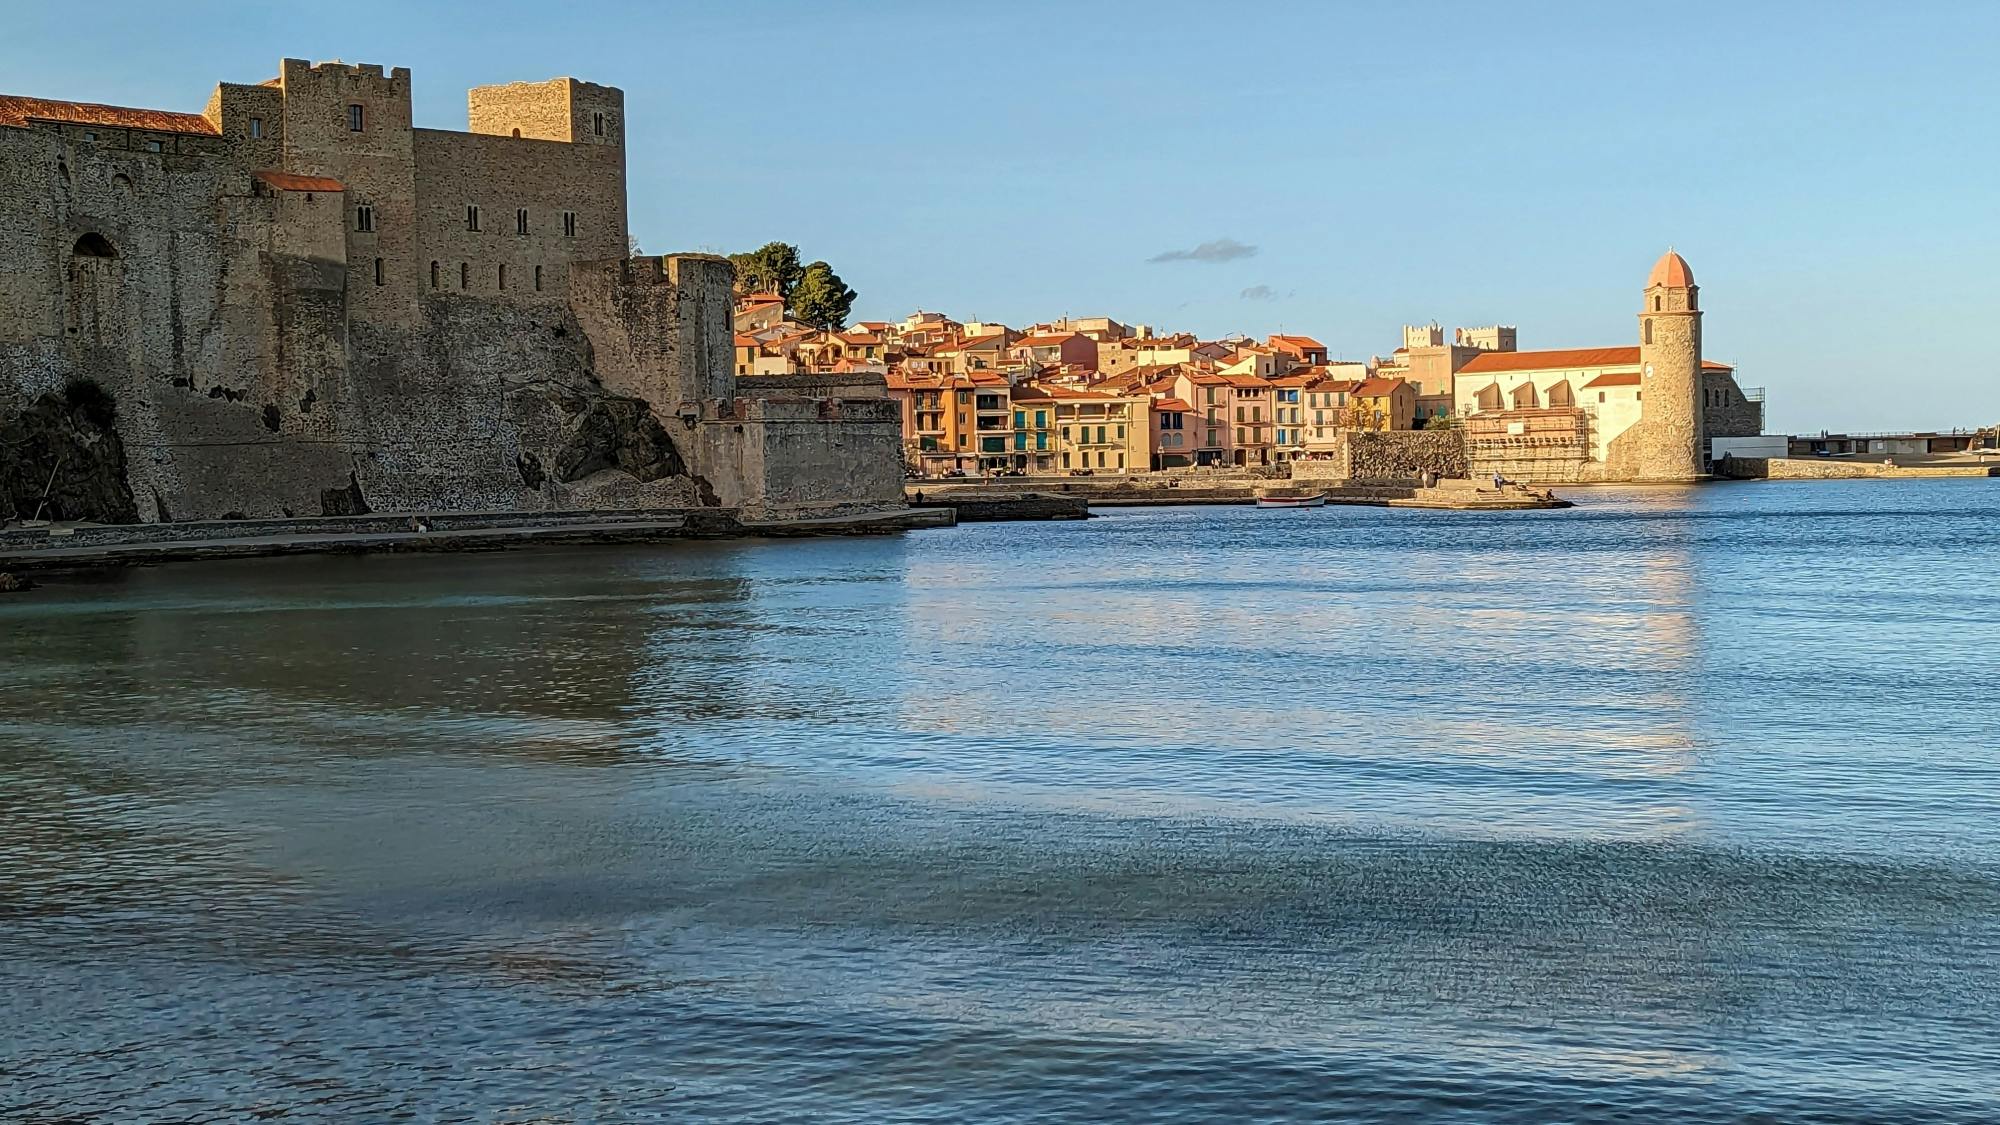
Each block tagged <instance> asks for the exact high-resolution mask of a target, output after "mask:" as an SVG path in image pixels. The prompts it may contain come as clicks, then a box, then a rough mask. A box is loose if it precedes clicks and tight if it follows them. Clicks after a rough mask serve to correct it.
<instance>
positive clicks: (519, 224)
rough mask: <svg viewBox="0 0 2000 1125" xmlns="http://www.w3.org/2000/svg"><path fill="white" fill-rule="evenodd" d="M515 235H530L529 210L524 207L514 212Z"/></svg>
mask: <svg viewBox="0 0 2000 1125" xmlns="http://www.w3.org/2000/svg"><path fill="white" fill-rule="evenodd" d="M514 233H515V234H526V233H528V209H527V208H526V207H522V208H520V209H519V210H517V211H515V212H514Z"/></svg>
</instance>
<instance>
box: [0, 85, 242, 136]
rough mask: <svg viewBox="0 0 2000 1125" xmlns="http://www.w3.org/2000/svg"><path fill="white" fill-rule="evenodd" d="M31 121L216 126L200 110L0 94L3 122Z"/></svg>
mask: <svg viewBox="0 0 2000 1125" xmlns="http://www.w3.org/2000/svg"><path fill="white" fill-rule="evenodd" d="M29 121H62V122H66V123H68V124H71V125H104V126H108V127H111V128H114V129H149V130H151V131H153V132H156V133H198V134H203V135H206V136H211V137H212V136H215V135H216V133H217V130H216V128H215V126H213V125H210V124H209V123H208V118H206V117H203V116H202V115H201V114H199V113H173V112H171V111H168V110H164V109H131V108H128V107H126V106H121V105H98V104H97V103H95V102H62V101H56V100H54V99H52V98H24V97H17V96H14V95H11V94H0V125H12V126H14V127H16V128H22V127H25V126H26V125H27V124H28V122H29Z"/></svg>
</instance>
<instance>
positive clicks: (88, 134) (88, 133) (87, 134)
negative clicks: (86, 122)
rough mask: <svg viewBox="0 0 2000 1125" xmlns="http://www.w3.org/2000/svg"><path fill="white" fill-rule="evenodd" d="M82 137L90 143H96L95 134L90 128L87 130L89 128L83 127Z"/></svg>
mask: <svg viewBox="0 0 2000 1125" xmlns="http://www.w3.org/2000/svg"><path fill="white" fill-rule="evenodd" d="M83 139H84V140H86V141H88V142H90V143H91V144H96V143H97V134H96V133H95V132H93V131H92V130H89V129H85V130H84V131H83Z"/></svg>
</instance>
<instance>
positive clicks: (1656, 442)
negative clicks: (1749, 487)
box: [1635, 250, 1707, 481]
mask: <svg viewBox="0 0 2000 1125" xmlns="http://www.w3.org/2000/svg"><path fill="white" fill-rule="evenodd" d="M1698 294H1699V290H1698V289H1697V288H1696V286H1695V283H1694V271H1693V270H1692V269H1689V268H1688V264H1687V259H1685V258H1683V257H1681V256H1680V255H1679V254H1676V253H1674V252H1673V251H1672V250H1669V251H1667V253H1666V256H1665V257H1662V258H1661V259H1660V260H1659V261H1658V262H1655V263H1654V264H1653V273H1652V275H1651V276H1650V277H1648V278H1647V279H1646V298H1645V300H1646V303H1645V306H1644V308H1643V309H1642V310H1641V311H1640V313H1639V363H1640V371H1641V374H1640V380H1639V400H1640V403H1639V433H1638V438H1639V448H1638V451H1637V452H1638V463H1637V465H1636V466H1635V468H1636V474H1635V475H1636V476H1637V478H1638V479H1639V480H1653V481H1676V480H1695V479H1697V478H1699V477H1701V476H1702V475H1703V473H1704V472H1705V471H1706V469H1707V466H1706V465H1705V464H1703V457H1702V432H1701V425H1702V422H1701V307H1700V305H1699V303H1698V300H1697V297H1698Z"/></svg>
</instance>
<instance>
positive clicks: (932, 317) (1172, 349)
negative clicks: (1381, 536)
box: [735, 293, 1513, 477]
mask: <svg viewBox="0 0 2000 1125" xmlns="http://www.w3.org/2000/svg"><path fill="white" fill-rule="evenodd" d="M1512 332H1513V330H1512V329H1485V330H1481V333H1482V334H1481V336H1480V338H1482V339H1488V338H1490V339H1500V338H1502V336H1503V335H1504V336H1505V338H1508V339H1511V337H1512ZM735 343H736V365H737V367H736V369H737V373H738V374H739V375H743V376H750V375H780V374H800V375H804V374H852V375H864V374H877V375H880V376H882V377H883V379H884V380H885V382H886V384H887V387H888V393H889V395H890V396H891V397H892V398H894V399H896V400H897V402H898V404H899V406H900V407H901V413H902V419H903V439H904V444H905V451H906V462H907V465H908V468H909V470H910V472H911V475H914V476H926V477H945V476H961V475H975V474H988V475H990V474H996V473H1072V474H1083V473H1092V474H1095V473H1128V472H1137V471H1145V470H1149V469H1171V468H1183V467H1190V466H1203V465H1218V466H1220V465H1229V466H1261V465H1273V464H1278V463H1281V462H1284V461H1287V460H1292V459H1295V458H1301V457H1309V456H1312V455H1313V454H1314V453H1316V452H1319V451H1321V450H1323V449H1325V448H1326V447H1327V445H1328V443H1329V442H1330V441H1331V439H1332V438H1333V436H1334V435H1335V434H1336V433H1338V432H1339V431H1341V430H1342V429H1367V430H1407V429H1413V428H1419V427H1422V426H1425V425H1429V426H1434V427H1442V426H1446V425H1450V424H1453V420H1454V412H1453V404H1452V403H1451V401H1450V396H1449V394H1448V393H1446V394H1429V395H1426V394H1424V393H1422V392H1423V390H1424V385H1423V383H1422V382H1421V380H1420V379H1417V378H1412V377H1411V374H1412V373H1411V372H1410V370H1409V359H1408V352H1407V350H1399V351H1398V353H1397V354H1396V355H1395V356H1394V357H1392V358H1390V359H1369V360H1366V361H1345V360H1332V359H1329V357H1328V355H1327V349H1326V346H1325V345H1324V344H1322V343H1320V342H1319V341H1318V340H1315V339H1313V338H1312V337H1310V336H1300V335H1273V336H1270V337H1268V338H1266V339H1265V340H1263V341H1262V342H1258V341H1256V340H1252V339H1250V338H1248V337H1234V338H1225V339H1220V340H1201V339H1198V338H1196V337H1195V336H1192V335H1189V334H1186V333H1173V334H1160V333H1156V332H1155V331H1154V330H1153V329H1151V328H1149V327H1147V326H1145V325H1126V324H1122V323H1120V322H1118V321H1116V320H1112V319H1110V318H1108V317H1092V318H1085V319H1076V320H1058V321H1050V322H1045V323H1040V324H1034V325H1029V326H1027V327H1025V328H1018V329H1017V328H1013V327H1010V326H1008V325H1004V324H994V323H985V322H979V321H964V322H962V321H958V320H954V319H952V318H951V317H949V316H946V315H944V314H942V313H937V312H923V311H920V312H917V313H914V314H912V315H910V316H908V317H906V318H904V319H903V320H902V321H899V322H895V323H890V322H885V321H863V322H860V323H857V324H855V325H854V326H852V327H851V328H847V329H845V330H841V331H820V330H816V329H813V328H811V327H809V326H806V325H803V324H799V323H797V322H795V321H792V320H790V319H788V318H787V317H786V316H785V314H784V302H783V300H782V299H781V298H779V297H778V296H777V295H776V294H771V293H752V294H748V295H745V296H743V297H741V298H740V299H739V300H738V303H737V310H736V341H735Z"/></svg>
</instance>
